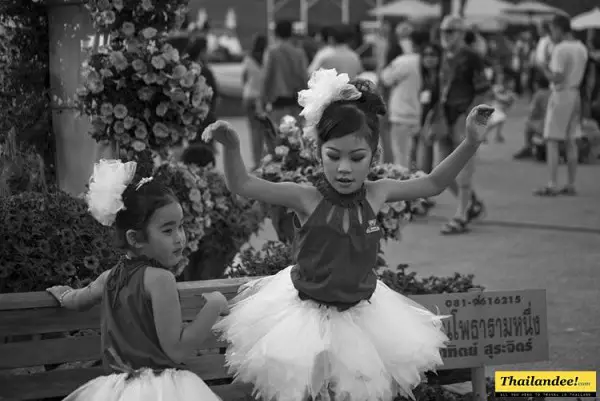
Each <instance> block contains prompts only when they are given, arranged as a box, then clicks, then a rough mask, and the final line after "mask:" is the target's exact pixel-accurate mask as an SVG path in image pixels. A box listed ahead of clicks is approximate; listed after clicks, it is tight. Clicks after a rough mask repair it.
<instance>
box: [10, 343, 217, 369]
mask: <svg viewBox="0 0 600 401" xmlns="http://www.w3.org/2000/svg"><path fill="white" fill-rule="evenodd" d="M225 347H227V344H226V343H224V342H222V341H219V339H218V338H217V337H216V336H215V335H211V336H210V338H208V339H207V340H206V341H205V342H204V343H203V344H202V347H201V348H200V349H199V351H202V350H208V349H215V348H225ZM0 355H2V358H0V370H1V369H13V368H27V367H32V366H40V365H53V364H61V363H69V362H78V361H97V360H100V359H101V349H100V336H98V335H88V336H81V337H68V338H58V339H49V340H46V339H42V340H37V341H21V342H8V343H6V344H0Z"/></svg>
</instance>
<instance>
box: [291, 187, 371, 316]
mask: <svg viewBox="0 0 600 401" xmlns="http://www.w3.org/2000/svg"><path fill="white" fill-rule="evenodd" d="M316 187H317V189H318V190H319V192H320V193H321V195H322V196H323V200H321V202H320V203H319V204H318V205H317V207H316V209H315V210H314V212H313V213H312V214H311V216H310V217H309V218H308V220H307V221H306V223H305V224H304V226H302V227H299V223H298V221H297V217H295V223H296V236H295V239H294V260H295V261H296V265H295V266H294V267H293V268H292V273H291V277H292V282H293V283H294V287H295V288H296V289H297V290H298V293H299V296H300V298H301V299H312V300H315V301H317V302H319V303H321V304H324V305H327V306H334V307H337V308H338V309H340V310H345V309H348V308H351V307H352V306H354V305H356V304H358V303H359V302H360V301H363V300H368V299H369V298H370V297H371V295H373V292H374V291H375V286H376V284H377V276H376V275H375V271H374V269H375V267H376V264H377V254H378V251H379V241H380V239H381V230H380V228H379V225H378V224H377V216H376V215H375V213H374V212H373V209H372V208H371V206H370V205H369V202H368V201H367V198H366V194H367V191H366V188H365V187H364V185H363V187H362V188H361V189H360V190H358V191H357V192H355V193H352V194H348V195H346V194H340V193H339V192H337V191H336V190H335V189H334V188H333V187H332V186H331V184H330V183H329V182H328V181H327V180H326V179H325V177H324V176H321V177H320V178H319V179H318V180H317V183H316ZM344 215H347V216H348V220H349V221H348V226H347V230H344V228H345V227H344V219H345V217H344Z"/></svg>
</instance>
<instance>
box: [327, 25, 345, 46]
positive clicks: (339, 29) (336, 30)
mask: <svg viewBox="0 0 600 401" xmlns="http://www.w3.org/2000/svg"><path fill="white" fill-rule="evenodd" d="M331 37H332V38H333V41H334V42H335V43H336V44H338V45H339V44H343V43H347V42H348V39H349V35H348V29H347V28H346V26H344V25H337V26H335V27H333V28H332V29H331Z"/></svg>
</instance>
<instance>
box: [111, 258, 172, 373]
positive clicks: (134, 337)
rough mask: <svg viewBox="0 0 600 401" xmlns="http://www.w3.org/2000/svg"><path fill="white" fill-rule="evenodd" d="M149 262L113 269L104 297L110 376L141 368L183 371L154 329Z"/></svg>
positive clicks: (136, 261) (127, 263)
mask: <svg viewBox="0 0 600 401" xmlns="http://www.w3.org/2000/svg"><path fill="white" fill-rule="evenodd" d="M148 266H152V267H158V268H162V266H161V265H160V264H159V263H158V262H155V261H153V260H151V259H148V258H135V259H128V258H123V259H121V261H120V262H119V263H118V264H117V265H116V266H115V267H114V268H113V271H112V272H111V273H110V275H109V277H108V279H107V281H106V285H105V288H104V296H103V297H102V325H101V331H102V336H101V338H102V340H101V342H102V362H103V366H104V369H105V370H106V371H107V372H108V373H114V372H119V373H122V372H128V373H131V372H132V371H134V370H137V369H141V368H151V369H156V370H162V369H168V368H181V367H182V366H181V365H177V364H176V363H175V362H173V361H172V360H171V359H170V358H169V357H168V356H167V354H166V353H165V352H164V351H163V350H162V348H161V346H160V342H159V340H158V334H157V333H156V326H155V325H154V314H153V311H152V302H151V299H150V295H149V294H147V293H146V289H145V287H144V272H145V271H146V268H147V267H148Z"/></svg>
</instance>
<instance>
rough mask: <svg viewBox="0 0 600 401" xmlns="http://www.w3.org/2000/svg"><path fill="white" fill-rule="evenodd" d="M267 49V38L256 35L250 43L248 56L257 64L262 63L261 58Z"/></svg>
mask: <svg viewBox="0 0 600 401" xmlns="http://www.w3.org/2000/svg"><path fill="white" fill-rule="evenodd" d="M266 48H267V37H266V36H265V35H256V36H254V40H253V41H252V50H251V51H250V56H251V57H252V58H253V59H254V60H255V61H256V62H257V63H258V64H259V65H262V63H263V56H264V54H265V50H266Z"/></svg>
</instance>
